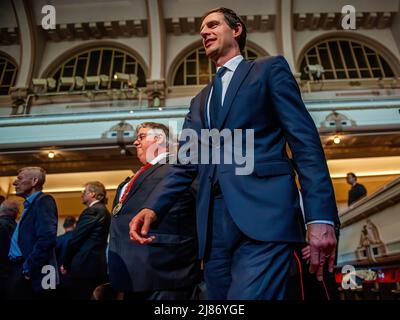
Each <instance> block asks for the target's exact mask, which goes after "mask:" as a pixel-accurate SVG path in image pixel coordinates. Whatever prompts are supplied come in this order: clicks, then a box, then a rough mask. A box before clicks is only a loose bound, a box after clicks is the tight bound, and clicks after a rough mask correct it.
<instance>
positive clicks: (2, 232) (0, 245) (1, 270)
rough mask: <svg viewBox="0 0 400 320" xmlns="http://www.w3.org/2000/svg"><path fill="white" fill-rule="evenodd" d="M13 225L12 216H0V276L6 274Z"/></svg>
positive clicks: (14, 223) (14, 224)
mask: <svg viewBox="0 0 400 320" xmlns="http://www.w3.org/2000/svg"><path fill="white" fill-rule="evenodd" d="M15 226H16V222H15V219H14V218H13V217H12V216H0V277H2V276H6V275H7V272H8V269H9V261H8V252H9V251H10V242H11V237H12V234H13V233H14V230H15Z"/></svg>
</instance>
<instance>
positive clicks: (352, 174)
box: [347, 172, 357, 180]
mask: <svg viewBox="0 0 400 320" xmlns="http://www.w3.org/2000/svg"><path fill="white" fill-rule="evenodd" d="M347 175H348V176H353V178H355V179H356V180H357V176H356V174H355V173H353V172H348V173H347Z"/></svg>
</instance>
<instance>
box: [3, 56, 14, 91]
mask: <svg viewBox="0 0 400 320" xmlns="http://www.w3.org/2000/svg"><path fill="white" fill-rule="evenodd" d="M16 77H17V66H16V65H15V64H14V63H13V62H12V61H11V60H10V59H8V58H6V57H5V56H3V55H1V54H0V96H4V95H8V94H9V92H10V88H11V87H12V86H14V84H15V80H16Z"/></svg>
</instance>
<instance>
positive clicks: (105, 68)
mask: <svg viewBox="0 0 400 320" xmlns="http://www.w3.org/2000/svg"><path fill="white" fill-rule="evenodd" d="M117 72H120V73H125V74H135V75H136V76H137V77H138V82H137V85H136V86H137V87H145V86H146V76H145V73H144V69H143V67H142V66H141V65H140V63H139V62H138V60H137V59H136V58H135V57H133V56H132V55H131V54H129V53H127V52H125V51H123V50H121V49H115V48H96V49H90V50H86V51H83V52H80V53H78V54H77V55H75V56H73V57H71V58H69V59H68V60H67V61H65V62H63V63H62V64H61V65H60V66H59V67H58V68H57V69H56V70H55V71H54V72H53V73H51V74H50V77H52V78H54V79H55V80H56V81H57V83H58V84H57V88H56V91H68V90H69V88H68V87H65V86H61V83H60V81H58V80H59V79H60V78H61V77H77V76H79V77H81V78H83V79H85V77H88V76H101V75H105V76H107V77H108V81H106V82H103V83H102V85H101V87H100V89H122V88H123V87H124V83H123V82H121V81H120V80H116V79H114V75H115V74H116V73H117ZM86 89H93V88H92V86H91V85H90V84H86V83H84V84H83V87H80V88H75V89H74V90H77V91H81V90H86Z"/></svg>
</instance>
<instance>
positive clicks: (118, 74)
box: [114, 72, 129, 82]
mask: <svg viewBox="0 0 400 320" xmlns="http://www.w3.org/2000/svg"><path fill="white" fill-rule="evenodd" d="M114 79H115V80H119V81H122V82H129V74H127V73H122V72H116V73H115V74H114Z"/></svg>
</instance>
